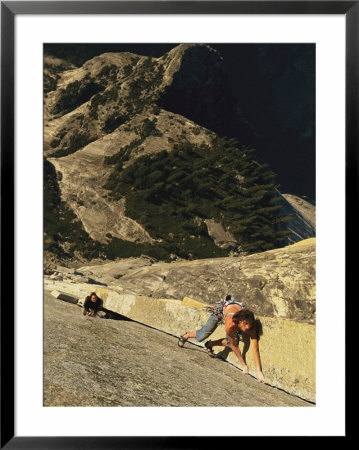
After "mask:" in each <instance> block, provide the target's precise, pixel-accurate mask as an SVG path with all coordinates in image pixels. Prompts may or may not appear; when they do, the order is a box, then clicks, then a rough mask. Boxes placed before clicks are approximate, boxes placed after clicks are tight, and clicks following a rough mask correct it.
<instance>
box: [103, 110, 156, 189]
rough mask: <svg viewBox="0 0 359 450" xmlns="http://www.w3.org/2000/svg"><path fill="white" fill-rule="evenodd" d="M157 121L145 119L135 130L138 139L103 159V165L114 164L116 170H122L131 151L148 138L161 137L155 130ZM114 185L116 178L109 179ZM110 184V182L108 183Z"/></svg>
mask: <svg viewBox="0 0 359 450" xmlns="http://www.w3.org/2000/svg"><path fill="white" fill-rule="evenodd" d="M156 123H157V119H156V118H154V119H153V120H150V119H148V118H146V119H145V120H144V121H143V123H142V126H141V127H140V128H139V129H136V131H137V132H138V133H139V135H140V137H139V138H138V139H135V140H133V141H132V142H131V143H130V144H128V145H125V146H124V147H122V148H120V150H119V151H118V152H117V153H116V154H114V155H112V156H107V157H106V158H105V164H116V170H117V171H118V170H121V169H122V167H123V166H122V164H123V163H124V162H125V161H128V160H129V159H130V156H131V151H132V150H133V149H135V148H138V147H139V146H140V145H141V144H142V143H143V142H144V141H145V139H147V138H148V137H149V136H162V133H161V132H160V131H159V130H158V129H157V128H156ZM110 179H111V180H113V181H114V182H115V183H116V182H117V176H116V175H115V176H114V177H111V178H110ZM109 183H110V184H111V181H109Z"/></svg>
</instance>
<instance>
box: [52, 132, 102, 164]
mask: <svg viewBox="0 0 359 450" xmlns="http://www.w3.org/2000/svg"><path fill="white" fill-rule="evenodd" d="M95 139H96V138H94V137H91V136H89V135H88V134H87V133H85V132H84V131H79V132H77V133H74V134H73V135H71V137H70V140H69V143H68V145H66V146H64V147H62V148H60V149H59V150H57V151H56V152H55V153H54V154H53V156H54V157H56V158H61V157H62V156H67V155H70V154H71V153H75V152H76V151H77V150H79V149H80V148H83V147H85V146H86V145H88V144H90V143H91V142H93V141H94V140H95ZM56 142H58V141H56ZM53 144H54V141H52V142H51V144H50V145H51V146H52V145H53Z"/></svg>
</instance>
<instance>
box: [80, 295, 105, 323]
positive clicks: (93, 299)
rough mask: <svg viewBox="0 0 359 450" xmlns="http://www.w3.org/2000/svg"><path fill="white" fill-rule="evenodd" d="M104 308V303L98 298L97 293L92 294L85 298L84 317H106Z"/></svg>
mask: <svg viewBox="0 0 359 450" xmlns="http://www.w3.org/2000/svg"><path fill="white" fill-rule="evenodd" d="M102 308H103V301H102V300H101V299H100V297H98V295H97V294H96V292H91V294H90V295H88V296H87V297H86V298H85V301H84V306H83V315H84V316H86V315H87V316H91V317H95V316H96V315H98V316H99V317H104V316H105V313H104V311H102Z"/></svg>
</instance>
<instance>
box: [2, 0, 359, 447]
mask: <svg viewBox="0 0 359 450" xmlns="http://www.w3.org/2000/svg"><path fill="white" fill-rule="evenodd" d="M18 14H99V15H100V14H218V15H219V14H262V15H263V14H322V15H328V14H336V15H345V21H346V180H345V189H346V200H345V211H346V213H345V219H346V228H345V231H346V236H351V235H353V236H354V237H355V234H354V226H355V222H354V221H350V220H348V212H349V211H350V210H352V208H353V204H354V207H356V205H357V193H358V179H357V177H358V153H359V152H358V150H359V133H358V130H357V128H358V124H359V117H358V110H359V90H358V85H359V1H335V0H334V1H255V0H254V1H198V0H197V1H4V2H1V442H0V446H1V448H6V449H45V448H46V449H75V448H76V449H78V448H88V449H100V448H101V449H115V448H124V449H131V448H140V449H141V448H153V449H157V448H186V449H192V448H198V447H201V446H206V445H210V446H215V445H217V444H218V445H226V444H225V443H223V439H225V438H223V437H218V438H217V437H209V438H205V437H184V436H183V437H165V436H163V437H161V436H158V437H141V438H137V437H136V438H134V437H130V436H129V437H86V436H84V437H42V436H38V437H26V436H15V434H14V429H15V398H14V378H15V369H14V331H15V330H14V320H13V318H14V301H15V295H14V286H15V284H14V283H15V273H14V262H15V261H14V248H15V242H14V225H15V220H14V201H15V200H14V151H15V147H14V113H15V110H14V75H15V73H14V58H15V54H14V52H15V48H14V33H15V16H16V15H18ZM353 201H354V203H353ZM349 202H350V203H349ZM346 243H347V241H346ZM348 250H349V248H348V246H347V244H346V257H345V261H346V265H348V263H349V258H350V257H349V253H348ZM350 250H351V252H355V244H353V243H351V246H350ZM349 282H350V280H349V277H348V275H347V274H346V288H347V291H349ZM347 431H348V430H347ZM239 433H240V434H241V435H242V436H243V434H244V433H245V432H244V433H243V430H239ZM345 437H348V434H346V436H345Z"/></svg>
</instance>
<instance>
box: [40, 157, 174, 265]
mask: <svg viewBox="0 0 359 450" xmlns="http://www.w3.org/2000/svg"><path fill="white" fill-rule="evenodd" d="M59 178H60V177H59V174H56V170H55V167H54V166H53V164H51V163H50V162H49V161H48V160H47V159H46V158H44V250H45V251H50V252H52V253H53V254H55V255H57V256H58V257H61V258H72V257H74V254H75V252H76V251H78V252H81V254H82V256H83V257H85V258H87V259H89V260H90V259H92V258H103V259H115V258H128V257H132V256H141V255H142V254H145V255H148V256H151V257H152V258H156V259H161V260H168V258H169V254H170V252H169V247H168V245H167V244H165V243H163V244H162V243H161V244H159V245H157V246H155V245H151V244H148V243H147V244H137V243H133V242H128V241H123V240H121V239H118V238H116V237H112V236H111V234H110V233H108V234H107V238H108V239H109V243H108V244H102V243H100V242H97V241H94V240H93V239H91V237H90V236H89V234H88V233H87V232H86V231H85V230H84V228H83V226H82V223H81V221H80V220H79V219H78V218H77V217H76V215H75V214H74V213H73V211H72V210H71V209H70V208H69V207H68V206H67V204H66V203H65V202H63V201H62V200H61V192H60V188H59V184H58V179H59Z"/></svg>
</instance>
